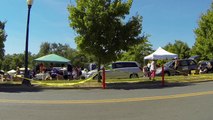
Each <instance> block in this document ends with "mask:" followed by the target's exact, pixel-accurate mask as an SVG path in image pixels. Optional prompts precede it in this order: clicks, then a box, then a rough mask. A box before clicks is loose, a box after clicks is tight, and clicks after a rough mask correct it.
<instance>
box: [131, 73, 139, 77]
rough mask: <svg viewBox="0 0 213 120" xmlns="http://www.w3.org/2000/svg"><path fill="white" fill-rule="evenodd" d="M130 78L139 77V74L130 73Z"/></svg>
mask: <svg viewBox="0 0 213 120" xmlns="http://www.w3.org/2000/svg"><path fill="white" fill-rule="evenodd" d="M130 78H138V74H136V73H133V74H131V75H130Z"/></svg>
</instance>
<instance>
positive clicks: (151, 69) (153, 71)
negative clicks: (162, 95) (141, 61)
mask: <svg viewBox="0 0 213 120" xmlns="http://www.w3.org/2000/svg"><path fill="white" fill-rule="evenodd" d="M155 72H156V63H155V61H154V60H152V62H151V66H150V73H151V75H150V77H149V79H152V80H155Z"/></svg>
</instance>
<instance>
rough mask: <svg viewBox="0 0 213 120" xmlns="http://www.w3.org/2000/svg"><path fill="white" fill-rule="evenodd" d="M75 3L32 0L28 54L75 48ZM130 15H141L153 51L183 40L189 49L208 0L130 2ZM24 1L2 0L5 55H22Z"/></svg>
mask: <svg viewBox="0 0 213 120" xmlns="http://www.w3.org/2000/svg"><path fill="white" fill-rule="evenodd" d="M70 1H71V2H74V0H34V4H33V6H32V11H31V21H30V41H29V51H31V52H32V53H35V54H37V53H38V51H39V49H40V48H39V47H40V45H41V43H42V42H50V43H53V42H56V43H62V44H65V43H66V44H69V45H70V46H71V47H72V48H76V44H75V42H74V37H75V36H76V33H75V32H74V31H73V30H72V29H71V28H70V27H69V21H68V11H67V5H68V4H69V3H70ZM133 1H134V2H133V5H132V8H131V11H130V16H132V15H136V13H137V14H139V15H141V16H143V32H144V33H145V34H149V35H151V37H149V41H150V42H151V44H153V49H156V48H158V47H159V46H162V47H163V46H165V45H166V44H168V43H169V42H171V43H174V41H175V40H182V41H184V42H186V43H187V44H188V45H189V46H190V47H191V46H192V45H193V44H194V42H195V35H194V32H193V30H194V29H195V28H196V27H197V22H198V20H199V17H200V16H201V14H202V13H205V12H206V11H207V9H208V8H210V5H211V2H212V1H211V0H133ZM26 18H27V5H26V0H21V1H20V0H1V7H0V20H1V21H7V23H6V33H7V34H8V37H7V41H6V43H5V50H6V54H13V53H23V52H24V49H25V48H24V46H25V34H26V33H25V31H26Z"/></svg>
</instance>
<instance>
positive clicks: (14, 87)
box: [0, 84, 42, 93]
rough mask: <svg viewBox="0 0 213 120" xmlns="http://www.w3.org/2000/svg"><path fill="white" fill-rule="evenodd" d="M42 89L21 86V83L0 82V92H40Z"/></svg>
mask: <svg viewBox="0 0 213 120" xmlns="http://www.w3.org/2000/svg"><path fill="white" fill-rule="evenodd" d="M41 91H42V89H41V88H40V87H36V86H30V87H29V86H23V85H21V84H0V92H8V93H21V92H41Z"/></svg>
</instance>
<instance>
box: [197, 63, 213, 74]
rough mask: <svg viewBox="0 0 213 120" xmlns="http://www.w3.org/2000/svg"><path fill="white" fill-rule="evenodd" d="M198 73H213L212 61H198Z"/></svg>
mask: <svg viewBox="0 0 213 120" xmlns="http://www.w3.org/2000/svg"><path fill="white" fill-rule="evenodd" d="M198 70H199V73H210V72H213V61H200V62H199V63H198Z"/></svg>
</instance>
